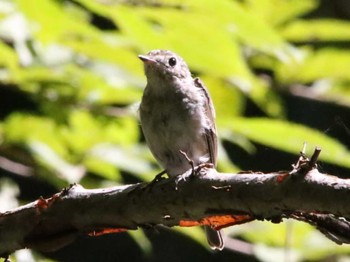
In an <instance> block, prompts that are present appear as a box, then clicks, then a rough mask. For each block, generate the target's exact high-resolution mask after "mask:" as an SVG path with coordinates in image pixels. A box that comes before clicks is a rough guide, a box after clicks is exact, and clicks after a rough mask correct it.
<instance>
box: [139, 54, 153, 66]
mask: <svg viewBox="0 0 350 262" xmlns="http://www.w3.org/2000/svg"><path fill="white" fill-rule="evenodd" d="M139 58H140V59H141V60H142V62H144V63H146V64H155V63H157V61H156V60H154V59H152V58H150V57H149V56H146V55H139Z"/></svg>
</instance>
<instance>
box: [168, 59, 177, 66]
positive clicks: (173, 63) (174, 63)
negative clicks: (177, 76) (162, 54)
mask: <svg viewBox="0 0 350 262" xmlns="http://www.w3.org/2000/svg"><path fill="white" fill-rule="evenodd" d="M168 63H169V65H170V66H171V67H174V66H175V65H176V58H175V57H170V58H169V61H168Z"/></svg>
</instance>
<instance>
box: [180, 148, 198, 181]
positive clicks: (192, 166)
mask: <svg viewBox="0 0 350 262" xmlns="http://www.w3.org/2000/svg"><path fill="white" fill-rule="evenodd" d="M180 154H182V155H183V156H184V157H185V158H186V160H187V161H188V163H189V164H190V166H191V168H192V174H191V175H194V174H195V168H194V162H193V160H192V159H190V158H189V157H188V155H187V154H186V152H184V151H182V150H180Z"/></svg>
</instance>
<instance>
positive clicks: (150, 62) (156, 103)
mask: <svg viewBox="0 0 350 262" xmlns="http://www.w3.org/2000/svg"><path fill="white" fill-rule="evenodd" d="M139 58H140V59H141V60H142V61H143V63H144V69H145V74H146V77H147V85H146V88H145V90H144V93H143V97H142V101H141V105H140V118H141V126H142V131H143V134H144V136H145V139H146V142H147V144H148V146H149V148H150V149H151V152H152V153H153V155H154V157H155V158H156V159H157V161H158V162H159V164H160V165H161V166H162V167H163V168H164V169H165V171H166V172H167V174H168V175H169V176H170V177H175V176H177V175H180V174H183V173H184V172H186V171H187V170H189V169H190V168H192V167H191V164H190V162H189V159H190V160H191V161H193V164H194V166H198V165H200V164H203V163H211V164H213V165H214V166H215V165H216V158H217V136H216V126H215V110H214V106H213V103H212V100H211V98H210V96H209V93H208V91H207V89H206V87H205V86H204V85H203V83H202V82H201V81H200V80H199V78H192V76H191V72H190V70H189V68H188V66H187V64H186V63H185V61H184V60H183V59H182V58H181V57H179V56H178V55H177V54H175V53H173V52H170V51H166V50H153V51H151V52H149V53H148V54H147V55H139ZM206 233H207V238H208V243H209V245H210V246H211V247H212V248H213V249H219V250H222V248H223V246H224V244H223V240H222V236H221V233H220V231H216V230H214V229H212V228H210V227H206Z"/></svg>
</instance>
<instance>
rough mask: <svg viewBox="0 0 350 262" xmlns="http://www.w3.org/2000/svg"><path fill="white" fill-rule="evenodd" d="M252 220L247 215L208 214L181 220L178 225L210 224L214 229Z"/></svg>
mask: <svg viewBox="0 0 350 262" xmlns="http://www.w3.org/2000/svg"><path fill="white" fill-rule="evenodd" d="M252 220H254V218H253V217H251V216H249V215H223V216H210V217H206V218H203V219H201V220H199V221H195V220H181V221H180V223H179V226H181V227H193V226H210V227H212V228H214V229H216V230H219V229H221V228H225V227H228V226H232V225H238V224H243V223H246V222H249V221H252Z"/></svg>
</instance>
